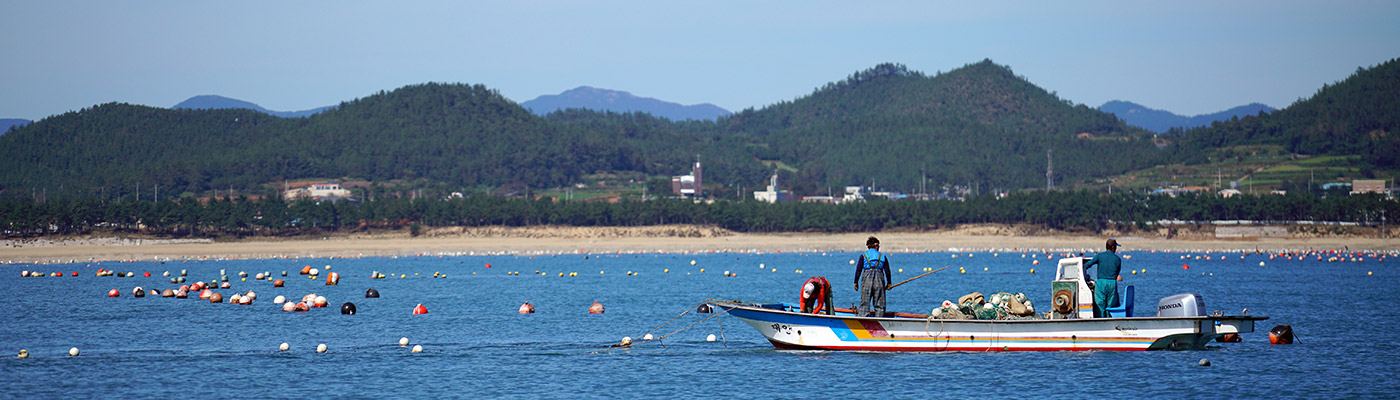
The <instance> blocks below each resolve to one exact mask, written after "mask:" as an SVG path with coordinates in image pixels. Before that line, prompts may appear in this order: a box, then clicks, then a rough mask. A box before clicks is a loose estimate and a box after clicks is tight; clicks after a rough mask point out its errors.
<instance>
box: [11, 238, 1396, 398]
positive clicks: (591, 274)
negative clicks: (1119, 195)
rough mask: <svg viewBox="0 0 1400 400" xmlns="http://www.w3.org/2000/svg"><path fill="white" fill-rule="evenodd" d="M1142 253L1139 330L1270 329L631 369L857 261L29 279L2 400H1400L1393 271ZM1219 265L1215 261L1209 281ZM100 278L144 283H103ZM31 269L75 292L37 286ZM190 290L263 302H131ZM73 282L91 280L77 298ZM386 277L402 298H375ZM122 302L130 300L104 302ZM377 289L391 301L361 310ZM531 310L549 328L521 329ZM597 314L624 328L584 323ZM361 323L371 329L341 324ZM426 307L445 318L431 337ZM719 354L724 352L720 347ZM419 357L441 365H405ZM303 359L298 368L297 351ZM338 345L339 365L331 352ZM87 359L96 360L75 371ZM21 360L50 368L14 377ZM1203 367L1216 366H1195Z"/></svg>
mask: <svg viewBox="0 0 1400 400" xmlns="http://www.w3.org/2000/svg"><path fill="white" fill-rule="evenodd" d="M1122 254H1125V255H1128V256H1130V257H1131V259H1128V260H1126V261H1125V263H1124V267H1123V268H1124V271H1123V275H1124V281H1123V282H1122V283H1121V284H1120V285H1123V286H1125V285H1134V286H1135V287H1136V290H1137V312H1138V314H1139V315H1151V313H1154V312H1155V306H1156V303H1157V300H1158V299H1160V298H1162V297H1166V296H1169V295H1173V294H1177V293H1185V292H1195V293H1200V294H1201V295H1202V296H1203V297H1204V300H1205V306H1206V309H1207V310H1208V311H1215V310H1221V311H1224V312H1226V313H1231V314H1237V313H1240V312H1241V311H1242V310H1243V309H1245V308H1248V309H1249V314H1250V315H1264V316H1268V317H1270V319H1269V320H1267V321H1261V322H1259V323H1258V324H1257V325H1256V327H1255V328H1256V331H1255V332H1254V333H1248V334H1244V335H1243V337H1244V341H1243V342H1242V343H1217V344H1214V345H1213V346H1211V347H1210V348H1208V349H1207V350H1203V351H1181V352H1174V351H1166V352H1098V351H1095V352H1046V353H1030V352H1026V353H859V352H813V351H780V350H776V349H774V348H773V346H772V345H770V344H769V343H768V342H767V341H766V340H765V339H763V338H762V337H761V336H760V335H759V334H758V333H757V332H756V331H754V330H753V329H752V328H750V327H749V326H747V325H745V324H743V323H742V322H740V321H738V320H737V319H735V318H733V317H731V316H728V315H720V316H718V317H714V318H712V319H709V320H704V319H705V318H708V317H711V316H712V315H713V314H698V313H694V312H692V313H689V314H686V315H684V316H681V317H680V318H678V319H676V321H675V322H672V323H671V324H670V325H668V326H666V327H664V328H662V329H659V330H657V331H656V332H655V334H657V335H661V334H668V333H671V332H673V331H676V330H679V329H681V328H684V327H685V326H687V325H691V324H694V326H691V327H690V328H688V329H685V330H681V331H680V332H678V333H675V334H674V335H672V336H669V337H667V338H666V339H664V340H661V341H660V342H651V343H646V344H640V345H637V346H634V347H631V348H626V349H622V348H610V347H609V346H610V345H612V344H615V343H618V341H619V340H620V339H621V338H623V337H624V336H630V337H633V338H640V337H641V336H642V335H643V334H645V333H647V332H648V331H651V330H652V329H653V328H656V327H658V326H660V325H662V324H664V323H666V322H667V321H669V320H671V319H672V318H675V317H676V316H677V315H679V314H681V313H682V312H684V311H686V310H690V309H693V308H694V307H695V306H696V305H698V304H699V303H700V302H701V301H703V300H704V299H706V298H718V299H736V300H744V301H755V302H773V301H787V302H793V301H795V300H796V299H797V296H798V292H799V288H800V285H801V284H802V283H803V281H805V280H806V279H807V278H808V277H809V276H825V277H827V278H828V279H830V280H831V282H832V283H833V285H834V286H835V288H836V299H835V301H836V303H837V304H838V305H842V306H844V305H847V304H850V303H854V302H856V301H858V294H857V293H856V292H855V291H854V290H852V289H850V285H849V284H848V282H850V281H852V280H853V278H854V270H853V267H852V266H851V265H850V264H849V262H850V260H851V259H854V258H856V253H853V252H852V253H768V254H755V253H709V252H705V253H677V254H670V253H667V254H659V253H643V254H625V253H624V254H567V255H492V256H464V255H444V256H439V255H423V256H412V257H395V258H357V259H341V258H337V259H326V258H314V259H313V258H302V259H272V260H223V261H214V260H208V261H182V260H172V261H165V262H152V261H144V262H129V263H119V262H102V263H75V264H58V265H54V264H49V265H18V264H17V265H5V266H3V267H0V289H3V290H0V311H3V312H0V344H3V345H0V351H3V352H5V353H6V354H5V355H4V357H3V359H0V376H3V377H4V378H3V382H4V383H3V384H0V387H2V388H3V390H0V398H177V397H200V398H205V397H212V398H425V397H448V398H478V397H486V398H717V397H718V398H761V399H766V398H857V397H864V398H876V397H880V398H929V397H937V398H1042V397H1054V398H1070V397H1074V398H1124V397H1132V398H1204V397H1213V398H1395V397H1400V386H1397V384H1396V381H1395V380H1394V379H1395V376H1396V375H1397V373H1400V307H1397V305H1396V299H1397V298H1400V271H1397V270H1396V269H1395V268H1394V265H1395V263H1396V262H1397V261H1400V260H1396V259H1395V258H1393V256H1392V258H1387V259H1385V260H1380V258H1378V257H1374V258H1373V257H1370V256H1363V258H1362V259H1363V261H1359V262H1352V261H1350V260H1349V259H1347V258H1349V257H1351V256H1350V255H1347V256H1344V259H1347V260H1346V261H1341V262H1328V261H1326V259H1327V258H1329V257H1331V256H1332V255H1324V256H1323V261H1318V260H1317V259H1316V256H1308V257H1306V258H1305V259H1303V260H1301V261H1299V260H1297V259H1294V260H1291V261H1290V260H1287V259H1285V258H1284V257H1275V258H1272V259H1271V258H1270V256H1269V255H1267V254H1253V253H1252V252H1251V253H1250V254H1247V255H1244V256H1243V257H1242V256H1241V253H1239V252H1234V253H1219V252H1216V253H1210V254H1207V253H1201V252H1196V253H1167V252H1149V251H1141V250H1139V251H1127V252H1124V253H1122ZM1202 255H1206V256H1209V257H1210V259H1209V260H1206V259H1196V257H1197V256H1202ZM1058 256H1059V255H1058V254H1057V255H1051V256H1050V258H1052V259H1053V258H1056V257H1058ZM1183 256H1185V257H1186V259H1183V258H1182V257H1183ZM692 261H694V262H695V264H694V265H691V262H692ZM890 261H891V265H892V266H893V267H894V268H896V269H903V272H902V273H896V274H895V280H896V281H900V280H904V279H907V278H910V277H914V276H916V275H918V274H920V273H922V272H923V269H924V268H926V267H931V268H940V267H943V266H951V268H948V269H947V270H943V271H941V272H937V273H934V274H932V275H929V276H927V277H924V278H921V279H919V280H915V281H913V282H910V283H908V284H905V285H903V286H900V287H898V288H895V289H894V290H891V291H890V292H889V307H890V309H891V310H894V311H908V312H928V311H929V310H930V309H932V308H934V307H936V306H937V305H938V304H939V303H941V302H942V301H943V300H953V301H956V300H957V298H958V297H959V296H961V295H964V294H967V293H969V292H973V291H977V292H982V293H986V294H991V293H995V292H998V291H1008V292H1024V293H1026V294H1027V295H1028V296H1029V297H1030V299H1031V300H1032V301H1033V302H1034V303H1035V304H1036V305H1038V306H1041V307H1043V305H1047V304H1049V297H1050V280H1051V279H1052V275H1053V263H1052V262H1050V261H1048V259H1047V254H1045V253H1039V252H1037V253H1025V254H1023V253H1022V252H1020V251H1011V250H1000V251H961V252H948V251H938V252H897V253H893V254H891V255H890ZM1035 261H1040V265H1033V263H1034V262H1035ZM1261 262H1263V263H1264V265H1262V266H1261V265H1260V263H1261ZM487 264H490V265H491V267H490V268H487V267H486V265H487ZM307 265H310V266H312V267H316V268H318V269H322V270H325V271H324V272H322V277H321V278H325V276H326V273H327V272H336V273H338V274H340V276H341V279H340V284H339V285H337V286H326V285H325V284H324V279H317V280H311V279H309V278H308V277H306V276H302V275H299V274H298V271H300V270H301V269H302V267H303V266H307ZM1183 265H1187V266H1189V269H1183V268H1182V266H1183ZM326 266H330V268H329V269H328V268H327V267H326ZM1032 268H1034V269H1035V272H1034V273H1032V272H1031V270H1032ZM98 269H108V270H115V271H120V272H126V271H130V272H135V273H136V275H137V277H131V278H121V277H97V276H95V272H96V271H97V270H98ZM702 269H703V272H701V271H702ZM960 269H961V270H962V271H965V272H961V271H960ZM22 270H31V271H39V272H44V273H51V272H63V273H64V276H63V277H42V278H21V277H20V275H21V271H22ZM181 270H187V271H188V282H187V283H194V282H196V281H206V282H208V281H212V280H216V279H218V278H219V277H220V271H221V270H222V271H224V273H225V274H226V275H227V276H228V277H229V279H230V282H231V284H232V288H231V289H222V290H218V292H221V293H223V294H224V296H225V297H228V295H229V294H232V293H235V292H238V293H242V292H246V291H249V290H252V291H255V292H256V293H257V294H258V298H257V300H256V301H255V302H254V304H253V305H250V306H240V305H230V304H210V303H209V302H207V301H202V300H197V299H195V298H194V297H195V296H194V294H192V295H191V298H190V299H174V298H161V297H159V296H155V297H152V296H146V297H145V298H134V297H133V296H132V295H131V290H132V288H133V287H135V286H141V287H144V288H146V289H147V290H149V289H166V288H173V287H175V286H177V285H172V284H170V283H169V278H164V277H162V273H163V272H166V271H170V272H171V273H172V274H174V275H176V276H178V274H179V272H180V271H181ZM667 270H669V272H664V271H667ZM773 270H776V271H777V272H773ZM799 270H800V271H801V272H800V273H799V272H798V271H799ZM1130 270H1131V271H1137V272H1138V273H1130V272H1129V271H1130ZM74 271H77V272H78V273H79V276H77V277H72V276H69V274H71V273H72V272H74ZM240 271H244V272H247V273H248V280H247V281H241V280H240V279H241V278H240V276H239V275H238V273H239V272H240ZM264 271H271V272H272V273H273V274H274V275H277V276H276V277H277V278H281V276H280V274H281V272H282V271H287V272H288V274H289V276H288V277H287V278H285V279H286V280H287V283H286V287H283V288H274V287H273V285H272V283H271V282H267V281H254V280H253V276H254V274H256V273H258V272H264ZM371 271H378V272H382V273H384V274H389V275H392V277H391V278H388V279H369V276H370V273H371ZM629 271H631V272H635V273H636V274H635V275H629V274H628V272H629ZM725 271H729V272H732V273H735V274H737V276H733V277H726V276H724V275H723V274H724V272H725ZM145 272H150V273H151V275H152V276H151V277H141V275H142V274H143V273H145ZM514 272H519V275H514V274H512V273H514ZM600 272H601V273H600ZM1368 272H1370V273H1372V274H1370V275H1368ZM434 273H441V274H446V278H433V277H432V276H433V274H434ZM560 273H563V274H564V275H565V276H563V277H560V276H559V274H560ZM571 273H577V276H569V275H570V274H571ZM401 275H402V276H405V277H403V278H400V276H401ZM113 288H115V289H118V290H120V291H121V296H120V297H117V298H109V297H107V292H108V290H110V289H113ZM368 288H374V289H376V290H378V291H379V293H380V294H381V297H380V298H365V290H366V289H368ZM308 293H316V294H318V295H322V296H325V297H326V298H327V299H328V300H329V303H330V306H328V307H326V308H317V309H312V310H311V311H308V312H283V311H281V309H280V306H279V305H277V304H273V301H272V300H273V298H274V297H275V296H277V295H283V296H285V297H287V298H289V299H292V300H293V301H295V300H296V299H300V298H301V297H302V296H303V295H305V294H308ZM527 301H528V302H530V303H532V304H534V305H535V306H536V307H537V310H538V312H537V313H535V314H530V315H522V314H519V313H517V310H518V308H519V306H520V305H521V304H522V303H524V302H527ZM595 301H597V302H599V303H600V304H602V305H604V306H605V307H606V312H605V313H603V314H589V313H588V308H589V305H590V304H592V303H593V302H595ZM345 302H353V303H355V305H356V306H357V308H358V314H356V315H342V314H341V313H340V312H339V309H340V305H341V304H342V303H345ZM417 304H423V305H424V306H425V307H427V309H428V311H429V312H428V314H424V315H412V314H411V310H412V309H413V308H414V306H415V305H417ZM1042 311H1043V310H1042ZM702 320H703V321H702ZM1281 324H1291V325H1292V326H1293V328H1294V330H1295V332H1296V334H1297V336H1298V342H1297V343H1296V344H1292V345H1271V344H1269V341H1268V330H1269V329H1270V328H1271V327H1273V326H1274V325H1281ZM711 334H713V335H716V336H717V337H718V340H717V341H715V342H707V341H706V340H705V338H706V336H707V335H711ZM400 338H408V339H409V341H410V342H411V343H412V344H411V345H410V347H411V346H412V345H421V346H422V347H423V352H422V353H417V354H415V353H412V352H410V350H409V347H400V346H399V345H398V341H399V339H400ZM283 342H285V343H288V344H289V345H290V346H291V349H290V350H289V351H285V352H282V351H278V350H277V347H278V345H279V344H281V343H283ZM318 344H325V345H326V346H327V348H328V351H327V352H326V353H316V352H315V348H316V347H317V345H318ZM72 347H77V348H79V349H80V351H81V355H80V356H77V357H70V356H68V355H67V353H68V349H69V348H72ZM20 349H27V350H28V351H29V352H30V354H31V356H30V358H28V359H18V358H17V357H15V354H17V352H18V351H19V350H20ZM1201 359H1208V360H1209V361H1210V362H1211V364H1212V365H1211V366H1208V367H1202V366H1199V365H1198V362H1199V361H1200V360H1201Z"/></svg>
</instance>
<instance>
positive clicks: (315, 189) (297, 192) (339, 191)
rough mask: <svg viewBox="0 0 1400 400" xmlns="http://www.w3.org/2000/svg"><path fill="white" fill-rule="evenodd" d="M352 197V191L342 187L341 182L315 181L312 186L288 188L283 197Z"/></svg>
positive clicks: (317, 198)
mask: <svg viewBox="0 0 1400 400" xmlns="http://www.w3.org/2000/svg"><path fill="white" fill-rule="evenodd" d="M343 197H350V191H349V190H346V189H344V188H341V187H340V184H339V183H335V182H323V183H313V184H311V185H310V186H306V187H301V188H296V189H288V190H287V191H284V192H282V198H285V199H287V200H297V199H312V200H320V199H329V198H343Z"/></svg>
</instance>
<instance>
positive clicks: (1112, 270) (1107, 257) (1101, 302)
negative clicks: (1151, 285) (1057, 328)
mask: <svg viewBox="0 0 1400 400" xmlns="http://www.w3.org/2000/svg"><path fill="white" fill-rule="evenodd" d="M1104 248H1105V249H1107V250H1106V251H1103V252H1100V253H1099V254H1095V255H1094V258H1093V259H1091V260H1089V262H1088V263H1085V264H1084V270H1085V271H1088V270H1089V268H1093V267H1094V266H1096V265H1097V266H1098V267H1099V269H1098V274H1097V275H1096V276H1097V277H1098V279H1094V318H1102V317H1106V316H1107V313H1106V312H1104V310H1105V309H1107V308H1108V307H1111V306H1113V304H1115V303H1117V302H1118V281H1120V280H1122V279H1123V277H1122V276H1120V275H1118V271H1119V270H1120V269H1122V268H1123V259H1122V258H1121V257H1118V254H1117V253H1116V251H1118V241H1117V240H1113V239H1108V242H1106V243H1104Z"/></svg>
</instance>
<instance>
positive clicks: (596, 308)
mask: <svg viewBox="0 0 1400 400" xmlns="http://www.w3.org/2000/svg"><path fill="white" fill-rule="evenodd" d="M588 313H589V314H602V313H603V305H602V304H601V303H598V302H596V301H595V302H593V305H591V306H588Z"/></svg>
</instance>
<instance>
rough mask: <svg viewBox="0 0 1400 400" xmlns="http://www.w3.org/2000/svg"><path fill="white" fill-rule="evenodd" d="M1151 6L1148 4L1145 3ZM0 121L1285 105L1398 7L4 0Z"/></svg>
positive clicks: (1386, 50) (1395, 28) (1387, 22)
mask: <svg viewBox="0 0 1400 400" xmlns="http://www.w3.org/2000/svg"><path fill="white" fill-rule="evenodd" d="M1159 3H1161V4H1159ZM0 15H4V16H5V22H4V23H0V60H3V61H0V118H24V119H30V120H38V119H42V118H44V117H47V116H50V115H56V114H60V113H64V112H68V111H76V110H80V109H82V108H84V107H90V106H93V105H97V104H102V103H107V102H124V103H132V104H143V105H149V106H156V107H170V106H173V105H175V104H177V103H179V102H181V101H183V100H185V99H187V98H189V97H192V96H196V95H205V94H215V95H221V96H226V97H232V98H236V99H240V100H245V101H251V102H254V103H257V104H259V105H261V106H263V107H265V108H268V109H271V110H279V111H293V110H304V109H310V108H316V107H321V106H326V105H334V104H338V103H340V102H342V101H347V100H353V99H356V98H360V97H365V96H370V95H373V94H375V93H377V92H379V91H389V90H393V89H396V88H399V87H403V86H405V85H410V84H417V83H424V82H448V83H470V84H483V85H486V86H487V87H489V88H492V89H495V90H498V91H499V92H500V93H501V94H503V95H505V96H506V97H508V98H510V99H512V100H515V101H517V102H524V101H527V100H530V99H533V98H535V97H536V96H539V95H544V94H557V93H559V92H562V91H565V90H568V89H571V88H574V87H578V86H584V85H587V86H593V87H599V88H607V89H615V90H624V91H628V92H631V93H633V94H635V95H638V96H644V97H655V98H659V99H662V100H666V101H672V102H677V103H682V104H697V103H711V104H715V105H718V106H720V107H723V108H725V109H728V110H731V111H737V110H741V109H745V108H750V107H752V108H762V107H764V106H766V105H769V104H773V103H776V102H780V101H786V100H792V99H795V98H799V97H802V96H805V95H807V94H810V93H811V92H812V91H813V90H815V89H816V88H818V87H821V86H822V85H824V84H826V83H827V82H833V81H839V80H841V79H844V78H845V77H847V76H849V75H850V74H852V73H854V72H856V71H859V70H863V69H866V68H869V67H872V66H874V65H876V64H880V63H884V62H894V63H901V64H904V65H906V66H907V67H909V68H910V69H914V70H918V71H923V72H925V73H927V74H935V73H937V72H939V71H949V70H952V69H956V68H958V67H961V66H963V65H966V64H971V63H975V62H978V61H981V60H983V59H991V60H992V61H993V62H995V63H997V64H1001V65H1006V66H1009V67H1011V69H1012V70H1013V71H1014V72H1015V73H1016V74H1018V75H1021V76H1024V77H1025V78H1026V79H1028V80H1029V81H1030V82H1031V83H1034V84H1036V85H1038V86H1040V87H1042V88H1045V89H1046V90H1049V91H1053V92H1055V93H1057V94H1058V95H1059V96H1060V97H1061V98H1063V99H1067V100H1070V101H1073V102H1075V103H1080V104H1086V105H1089V106H1091V107H1097V106H1099V105H1101V104H1103V103H1104V102H1106V101H1109V100H1127V101H1132V102H1136V103H1139V104H1143V105H1145V106H1148V107H1151V108H1157V109H1164V110H1168V111H1172V112H1175V113H1178V114H1183V115H1195V114H1201V113H1210V112H1216V111H1221V110H1224V109H1227V108H1230V107H1234V106H1238V105H1243V104H1248V103H1253V102H1259V103H1264V104H1267V105H1269V106H1272V107H1276V108H1282V107H1286V106H1288V105H1289V104H1292V103H1293V102H1295V101H1297V100H1299V99H1302V98H1306V97H1308V96H1311V95H1312V94H1314V93H1316V92H1317V90H1318V89H1319V88H1321V87H1322V85H1323V84H1327V83H1332V82H1337V81H1340V80H1343V79H1345V78H1346V77H1347V76H1349V75H1350V74H1352V73H1354V72H1355V71H1356V70H1357V68H1358V67H1370V66H1374V65H1376V64H1379V63H1381V62H1384V61H1386V60H1390V59H1392V58H1396V57H1400V2H1397V1H1351V0H1343V1H1287V0H1285V1H1228V2H1221V1H1167V2H1132V1H1128V2H1125V1H1103V2H1099V1H1069V2H1044V1H1034V2H1022V1H992V2H978V1H972V2H969V1H956V2H945V1H910V2H905V1H893V2H851V1H820V0H817V1H703V2H671V1H637V2H625V1H619V2H612V1H559V2H556V1H500V2H477V1H409V2H388V1H385V2H364V1H290V2H289V1H258V0H243V1H174V0H168V1H143V0H123V1H108V0H102V1H65V0H43V1H28V0H0Z"/></svg>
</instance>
